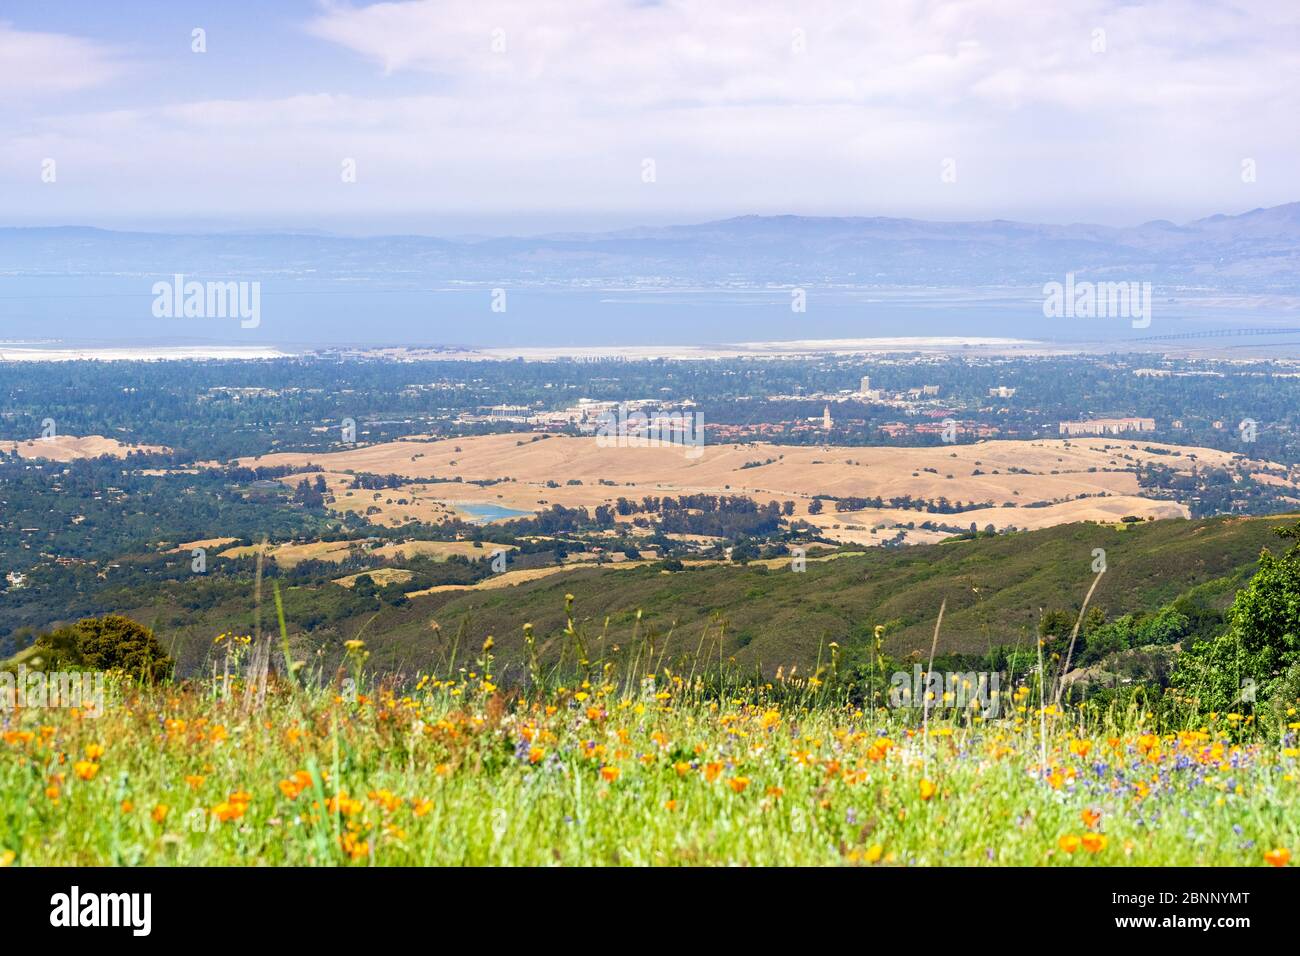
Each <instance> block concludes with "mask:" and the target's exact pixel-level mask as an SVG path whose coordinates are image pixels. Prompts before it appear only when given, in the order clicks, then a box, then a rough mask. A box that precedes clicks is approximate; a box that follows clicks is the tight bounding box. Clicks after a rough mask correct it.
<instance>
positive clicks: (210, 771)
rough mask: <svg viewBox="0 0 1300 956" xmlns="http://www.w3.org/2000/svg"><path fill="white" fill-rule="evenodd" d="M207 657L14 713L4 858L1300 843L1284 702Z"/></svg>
mask: <svg viewBox="0 0 1300 956" xmlns="http://www.w3.org/2000/svg"><path fill="white" fill-rule="evenodd" d="M223 643H224V645H225V650H224V653H225V654H227V657H226V660H227V662H229V661H230V660H234V661H235V662H236V663H237V664H239V666H238V667H235V668H233V672H218V673H215V674H214V676H212V677H210V678H205V679H202V680H189V681H184V682H175V683H172V682H166V681H164V682H156V683H152V684H143V683H139V682H137V681H133V680H131V679H128V678H127V677H125V676H124V675H120V674H119V675H110V678H109V680H108V688H107V693H106V695H105V703H104V705H103V710H102V712H96V711H95V710H94V709H90V708H76V707H64V708H53V707H34V706H27V707H22V708H15V709H12V710H9V711H6V712H4V714H3V732H2V733H0V807H3V810H2V811H0V863H2V864H4V865H6V866H19V865H179V866H195V865H198V866H203V865H272V866H279V865H295V866H320V865H331V866H333V865H337V866H384V865H421V866H428V865H433V866H442V865H450V866H463V865H471V866H474V865H527V866H551V865H564V866H587V865H633V866H646V865H654V866H661V865H663V866H674V865H816V866H824V865H829V866H840V865H848V866H877V867H879V866H932V865H990V866H996V865H1049V866H1068V867H1077V866H1098V865H1101V866H1118V865H1138V866H1146V865H1227V866H1275V867H1281V866H1286V865H1288V864H1289V863H1290V861H1291V856H1292V853H1293V852H1294V851H1295V850H1296V849H1297V848H1300V749H1297V742H1296V737H1297V731H1300V717H1298V716H1297V715H1296V711H1295V708H1290V709H1289V711H1288V712H1287V717H1288V718H1289V722H1288V723H1286V724H1284V725H1283V726H1282V727H1281V729H1280V730H1279V731H1277V732H1273V731H1269V732H1264V731H1263V730H1262V729H1261V728H1259V727H1257V726H1255V721H1254V718H1253V717H1251V716H1248V715H1242V714H1234V713H1223V714H1213V715H1211V716H1210V717H1209V718H1208V719H1204V720H1202V721H1200V722H1196V723H1190V722H1189V723H1188V724H1187V725H1186V726H1183V727H1170V726H1164V727H1161V726H1158V725H1157V721H1156V719H1155V718H1156V715H1155V714H1154V713H1151V712H1149V711H1145V710H1143V709H1142V708H1141V707H1139V706H1133V705H1132V704H1130V705H1127V706H1125V707H1123V708H1120V707H1118V706H1110V707H1108V708H1107V709H1095V708H1092V707H1090V706H1089V705H1074V704H1070V703H1069V702H1068V701H1067V702H1065V703H1062V704H1059V705H1058V704H1056V703H1053V702H1052V695H1051V693H1050V689H1049V691H1048V693H1047V694H1046V695H1044V694H1043V693H1042V688H1040V687H1037V686H1036V685H1035V683H1034V680H1033V678H1032V675H1031V676H1030V678H1028V679H1026V680H1024V681H1022V682H1020V683H1018V684H1016V685H1015V686H1013V687H1009V688H1006V689H1005V690H1004V691H1003V692H1004V693H1005V694H1006V695H1007V699H1006V700H1005V701H1004V702H1003V706H1002V707H1001V708H1000V709H999V713H998V716H997V717H987V718H986V717H984V716H982V715H981V713H980V711H979V709H978V708H976V707H965V708H960V709H958V708H954V707H951V706H945V705H946V703H947V701H946V700H945V699H936V700H935V701H934V702H933V706H930V705H929V704H928V703H927V704H926V705H925V706H922V707H918V708H907V709H899V708H895V707H890V706H888V704H886V703H881V702H872V703H864V702H862V701H856V702H855V701H854V700H852V699H850V698H849V697H848V696H847V695H843V694H840V693H838V692H837V691H836V690H835V689H834V688H833V687H831V686H829V685H828V684H823V683H822V682H821V681H818V680H816V679H812V680H805V679H799V680H793V679H786V680H781V681H768V682H754V681H740V680H735V681H731V682H729V681H728V680H727V679H726V672H725V671H723V670H719V671H718V672H717V673H708V674H701V673H695V674H691V673H675V672H674V671H673V670H672V669H671V668H668V667H661V668H658V669H654V670H651V669H650V668H648V667H647V668H645V669H644V671H645V672H642V671H641V670H637V671H633V672H629V673H624V674H620V673H618V672H617V671H616V670H615V669H614V668H613V667H612V665H611V664H610V663H609V662H607V661H606V662H601V661H592V662H585V663H586V666H585V667H584V668H582V669H581V670H579V671H577V672H575V673H574V674H573V675H572V679H571V680H568V681H567V682H560V681H554V682H546V681H538V682H537V683H536V684H530V685H526V686H521V687H504V686H498V683H497V677H496V673H495V671H496V668H495V661H494V659H493V656H492V651H491V640H490V639H489V641H488V642H486V643H485V645H484V647H483V648H482V649H481V650H480V651H477V652H476V656H475V658H474V660H472V661H470V662H467V663H465V664H462V665H461V666H459V667H457V668H455V669H454V670H453V671H452V672H450V673H445V674H441V675H434V674H426V675H421V676H419V677H418V678H416V679H414V680H413V681H411V682H409V683H407V684H401V683H399V682H396V681H394V680H392V679H390V678H385V677H383V676H381V675H370V674H368V673H367V670H366V650H365V646H364V644H363V643H362V642H361V641H359V640H358V641H354V642H351V644H350V645H349V647H348V657H347V661H348V667H346V668H343V669H341V670H340V671H339V672H338V673H337V674H334V675H331V676H330V678H329V679H328V680H326V679H324V677H323V676H322V675H310V674H308V673H307V672H306V668H304V667H302V666H296V665H295V664H294V663H293V662H288V661H286V666H285V667H284V668H283V669H282V670H281V671H280V672H277V671H276V670H275V669H272V668H268V667H267V666H266V656H265V655H261V656H260V658H261V662H262V663H261V666H260V668H259V666H258V661H259V654H258V653H257V645H256V643H255V642H254V643H253V646H252V647H251V648H250V647H249V639H240V638H235V637H232V636H228V635H223V636H222V637H221V638H219V639H218V649H220V648H221V645H222V644H223ZM241 655H243V656H242V657H241ZM227 666H228V665H227ZM1044 698H1045V700H1044Z"/></svg>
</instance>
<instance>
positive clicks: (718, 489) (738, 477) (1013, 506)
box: [242, 433, 1294, 544]
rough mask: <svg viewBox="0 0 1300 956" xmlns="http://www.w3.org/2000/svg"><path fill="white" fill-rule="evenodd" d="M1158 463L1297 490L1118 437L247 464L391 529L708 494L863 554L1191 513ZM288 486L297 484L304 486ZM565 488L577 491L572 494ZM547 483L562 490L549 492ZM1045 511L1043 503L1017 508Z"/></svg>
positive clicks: (541, 440)
mask: <svg viewBox="0 0 1300 956" xmlns="http://www.w3.org/2000/svg"><path fill="white" fill-rule="evenodd" d="M1153 460H1154V461H1158V462H1160V463H1161V464H1163V465H1165V466H1168V467H1171V468H1174V469H1175V470H1178V471H1191V470H1192V469H1193V468H1194V467H1206V466H1234V467H1235V466H1242V467H1245V468H1246V469H1247V470H1249V471H1250V472H1251V473H1253V474H1259V475H1264V476H1266V477H1268V478H1270V480H1272V481H1274V482H1280V483H1283V484H1287V485H1294V482H1293V480H1292V479H1291V478H1290V476H1288V475H1287V472H1286V469H1284V468H1282V467H1281V466H1279V465H1275V464H1272V463H1269V462H1247V461H1245V460H1244V459H1242V458H1240V456H1236V455H1233V454H1231V453H1228V452H1223V451H1218V450H1215V449H1210V448H1201V447H1193V446H1177V445H1167V444H1158V443H1154V442H1148V441H1143V440H1142V439H1140V438H1137V439H1127V438H1125V439H1120V438H1115V437H1112V438H1085V439H1073V440H1056V439H1051V440H1042V441H1030V442H1025V441H986V442H979V443H975V444H963V445H944V446H938V447H933V446H932V447H916V448H897V447H873V448H864V447H845V446H827V445H821V446H790V445H772V444H767V443H751V444H721V445H706V446H705V447H704V449H703V454H702V455H700V456H699V457H697V458H688V457H687V456H686V455H685V454H684V453H683V449H682V448H681V447H680V446H674V445H663V444H655V443H648V442H640V443H634V444H632V445H631V446H629V447H601V446H600V445H598V444H597V441H596V439H594V438H572V437H566V436H551V437H543V436H539V435H535V434H533V433H520V434H509V435H489V436H480V437H473V438H458V439H445V440H438V441H395V442H387V443H384V444H378V445H370V446H365V447H360V448H350V449H342V450H339V451H337V452H328V453H310V454H296V453H281V454H272V455H264V456H261V457H259V458H251V459H243V461H242V463H243V464H248V465H272V466H274V465H291V466H305V465H307V464H315V465H319V466H322V467H324V468H326V469H328V470H327V472H326V475H325V477H326V481H327V483H328V485H329V487H330V491H331V493H332V494H334V496H335V502H334V504H333V507H334V508H335V509H337V510H358V511H362V512H364V511H365V510H366V509H368V508H371V507H375V508H378V509H379V510H378V513H377V514H373V515H372V516H371V517H372V520H382V521H384V522H386V523H390V524H394V525H397V524H402V523H404V522H406V521H407V520H410V519H411V518H418V519H420V520H425V521H437V520H440V519H441V518H443V517H447V516H449V515H450V514H454V513H456V509H457V506H458V505H463V504H467V503H481V502H485V501H486V502H494V503H497V504H500V505H502V506H504V507H508V508H517V509H520V510H528V511H538V510H541V509H543V508H545V507H547V506H549V505H551V504H561V505H564V506H566V507H587V508H594V507H595V506H597V505H599V504H603V503H609V502H612V501H614V500H616V499H617V498H619V497H627V498H632V499H639V498H641V497H642V496H644V495H649V494H653V495H665V494H675V493H677V494H680V493H699V492H705V493H710V494H741V495H748V496H751V497H754V498H756V499H758V500H759V501H766V500H769V499H778V500H781V501H784V500H787V499H791V500H793V501H794V502H795V515H796V516H797V517H805V518H809V519H810V520H811V521H813V523H814V524H817V525H818V526H819V527H821V528H822V530H823V531H824V532H825V533H826V534H827V536H828V537H832V538H835V539H838V540H843V541H850V542H858V543H863V544H871V543H874V542H876V541H877V540H879V539H881V538H882V537H889V536H892V535H893V534H894V531H893V530H892V525H894V524H895V523H897V522H907V521H913V522H916V523H918V524H919V523H920V522H921V521H924V520H926V519H927V518H934V519H936V520H940V521H947V522H949V523H955V522H960V523H961V524H963V525H964V524H968V523H969V522H972V521H974V522H976V523H978V524H979V525H980V526H981V527H983V526H984V525H987V524H992V525H993V526H994V527H997V528H1006V527H1010V526H1015V527H1019V528H1041V527H1047V526H1050V525H1055V524H1063V523H1067V522H1072V521H1084V520H1095V521H1114V520H1117V519H1119V518H1121V517H1123V516H1125V515H1136V516H1138V517H1141V518H1147V517H1151V518H1168V517H1179V516H1186V515H1187V509H1186V508H1185V507H1183V506H1182V505H1180V504H1177V503H1172V502H1168V501H1156V500H1152V499H1148V498H1145V497H1143V496H1142V494H1141V489H1140V488H1139V487H1138V483H1137V478H1136V475H1135V474H1134V473H1133V472H1132V471H1131V470H1129V469H1131V468H1132V467H1133V466H1134V465H1135V464H1140V463H1145V462H1148V461H1153ZM747 465H748V466H749V467H746V466H747ZM348 471H352V472H372V473H378V474H390V473H391V474H399V475H403V476H405V477H408V478H410V479H411V480H412V482H413V484H412V485H408V486H404V487H403V488H401V489H385V490H383V491H361V490H353V489H348V488H346V487H345V486H346V483H347V482H348V481H349V480H350V479H349V478H348V477H347V475H346V472H348ZM433 477H438V478H452V477H460V478H461V479H462V482H445V481H444V482H436V483H427V482H421V479H429V478H433ZM492 479H508V480H506V481H502V482H501V483H499V484H495V485H490V486H487V487H479V486H475V485H472V484H467V483H468V482H472V481H483V480H492ZM284 480H285V481H286V482H292V483H296V482H297V481H299V480H301V476H298V475H295V476H292V477H290V478H286V479H284ZM570 480H575V481H579V482H581V484H568V482H569V481H570ZM548 481H553V482H557V483H558V485H559V486H558V487H554V488H549V487H547V486H546V483H547V482H548ZM602 481H604V482H606V484H601V482H602ZM610 482H612V484H609V483H610ZM818 494H825V495H833V496H840V497H843V496H850V495H851V496H858V497H875V496H881V497H883V498H885V499H889V498H892V497H898V496H903V495H910V496H912V497H913V498H915V499H929V500H935V499H939V498H946V499H948V500H949V501H951V502H958V501H960V502H967V503H979V504H982V505H986V506H987V507H983V508H978V509H974V510H970V511H965V512H962V513H961V514H959V515H947V516H944V515H931V514H929V513H927V512H918V511H913V510H898V509H889V508H884V509H871V510H867V511H861V512H839V513H836V512H834V511H833V510H831V509H829V508H828V509H827V510H826V511H825V512H824V513H823V514H821V515H817V516H810V515H808V505H809V503H810V502H811V500H812V498H813V496H815V495H818ZM403 502H404V503H403ZM1041 502H1050V504H1048V505H1046V506H1040V507H1034V508H1026V507H1024V506H1025V505H1029V504H1037V503H1041ZM882 529H885V530H882ZM934 536H935V535H934V534H933V533H928V532H924V531H920V530H919V529H914V530H912V531H909V532H908V540H914V541H917V542H920V541H924V540H927V539H928V538H929V537H934ZM939 536H940V537H941V536H942V535H941V534H940V535H939Z"/></svg>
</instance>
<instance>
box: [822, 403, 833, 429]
mask: <svg viewBox="0 0 1300 956" xmlns="http://www.w3.org/2000/svg"><path fill="white" fill-rule="evenodd" d="M822 428H824V429H826V430H827V431H830V430H831V407H830V406H829V405H827V406H826V407H825V408H823V409H822Z"/></svg>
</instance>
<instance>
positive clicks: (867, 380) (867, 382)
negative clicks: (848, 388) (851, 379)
mask: <svg viewBox="0 0 1300 956" xmlns="http://www.w3.org/2000/svg"><path fill="white" fill-rule="evenodd" d="M869 391H871V376H870V375H864V376H862V384H861V385H859V386H858V394H860V395H865V394H867V392H869Z"/></svg>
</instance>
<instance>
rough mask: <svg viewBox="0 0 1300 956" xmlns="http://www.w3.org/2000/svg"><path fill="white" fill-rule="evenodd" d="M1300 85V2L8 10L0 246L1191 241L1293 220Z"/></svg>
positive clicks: (183, 0)
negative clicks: (1070, 235)
mask: <svg viewBox="0 0 1300 956" xmlns="http://www.w3.org/2000/svg"><path fill="white" fill-rule="evenodd" d="M196 31H201V32H200V33H196ZM199 47H202V49H199ZM1298 76H1300V3H1296V2H1294V0H1252V2H1236V3H1234V2H1201V0H1157V2H1150V3H1142V2H1131V0H1130V2H1113V0H1060V2H1048V3H1044V2H1042V0H955V2H920V0H917V2H911V0H896V2H854V3H851V2H846V0H799V2H794V0H785V2H771V0H707V2H706V0H700V2H685V0H658V2H656V0H545V2H543V0H406V2H392V3H370V4H367V3H360V2H351V3H348V2H333V0H330V2H315V0H276V2H265V0H262V2H254V0H223V2H219V3H218V2H205V3H198V2H189V0H170V2H168V3H156V2H121V3H117V2H114V3H104V2H103V0H72V2H59V3H50V2H46V0H0V226H13V225H63V224H78V225H98V226H105V227H109V228H136V229H139V228H154V229H172V230H191V229H201V230H227V229H248V228H258V229H321V230H327V231H330V232H336V233H346V234H374V233H389V232H408V233H424V234H432V235H469V234H504V233H515V234H521V233H541V232H550V231H557V230H573V229H605V228H619V227H624V226H631V225H636V224H665V223H677V222H697V221H703V220H708V219H715V218H723V217H727V216H734V215H744V214H752V213H758V214H778V213H795V214H802V215H882V216H912V217H917V218H925V219H947V220H969V219H987V218H1004V219H1020V220H1032V221H1044V222H1078V221H1084V222H1100V223H1109V224H1117V225H1119V224H1131V223H1137V222H1142V221H1146V220H1149V219H1157V218H1159V219H1171V220H1174V221H1185V220H1188V219H1192V218H1196V217H1199V216H1204V215H1210V214H1213V213H1218V212H1225V213H1236V212H1241V211H1244V210H1248V209H1252V208H1256V207H1259V206H1270V205H1276V204H1280V203H1285V202H1291V201H1295V200H1297V199H1300V162H1297V147H1298V146H1300V124H1298V123H1297V122H1296V117H1297V116H1300V82H1297V77H1298Z"/></svg>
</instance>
